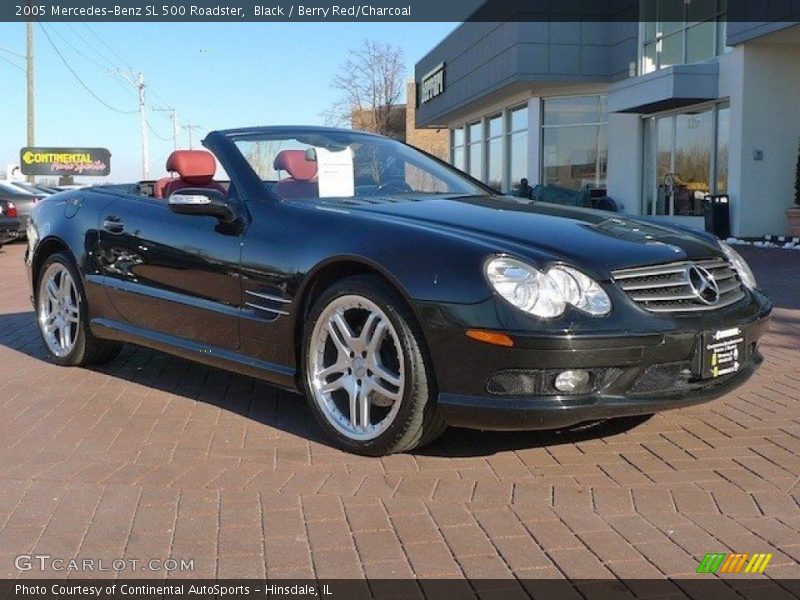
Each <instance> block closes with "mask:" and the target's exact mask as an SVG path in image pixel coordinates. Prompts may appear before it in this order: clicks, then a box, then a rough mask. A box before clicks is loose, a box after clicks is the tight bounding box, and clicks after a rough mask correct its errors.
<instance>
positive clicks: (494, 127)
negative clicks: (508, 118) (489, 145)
mask: <svg viewBox="0 0 800 600" xmlns="http://www.w3.org/2000/svg"><path fill="white" fill-rule="evenodd" d="M501 135H503V117H501V116H500V115H497V116H494V117H491V118H490V119H489V137H490V138H493V137H499V136H501Z"/></svg>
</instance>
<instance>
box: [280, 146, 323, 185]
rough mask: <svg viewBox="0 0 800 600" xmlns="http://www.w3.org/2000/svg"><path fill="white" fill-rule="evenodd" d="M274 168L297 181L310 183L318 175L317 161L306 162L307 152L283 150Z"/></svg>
mask: <svg viewBox="0 0 800 600" xmlns="http://www.w3.org/2000/svg"><path fill="white" fill-rule="evenodd" d="M272 166H274V167H275V168H276V169H278V170H279V171H286V172H287V173H289V176H290V177H291V178H292V179H294V180H296V181H310V180H312V179H314V177H316V175H317V161H314V160H306V152H305V150H281V151H280V152H278V156H276V157H275V162H274V163H273V165H272Z"/></svg>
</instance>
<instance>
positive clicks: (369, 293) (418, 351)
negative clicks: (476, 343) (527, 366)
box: [302, 275, 447, 456]
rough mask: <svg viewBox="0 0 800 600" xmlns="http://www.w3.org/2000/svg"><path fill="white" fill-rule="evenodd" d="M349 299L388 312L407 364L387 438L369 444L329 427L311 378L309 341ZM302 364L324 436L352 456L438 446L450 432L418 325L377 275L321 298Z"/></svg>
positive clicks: (348, 283)
mask: <svg viewBox="0 0 800 600" xmlns="http://www.w3.org/2000/svg"><path fill="white" fill-rule="evenodd" d="M349 295H357V296H361V297H364V298H366V299H367V300H370V301H371V302H373V303H375V304H376V305H377V306H378V307H379V308H380V309H381V310H382V311H383V312H384V314H385V315H386V316H387V317H388V319H389V321H390V322H391V324H392V326H393V327H394V329H395V332H396V333H397V337H398V340H399V342H400V346H401V348H402V351H403V357H404V361H405V365H407V368H406V376H405V386H404V388H405V389H404V390H403V395H402V399H401V401H400V407H399V410H398V412H397V414H396V416H395V418H394V421H393V422H392V424H391V425H390V426H389V427H388V428H387V429H386V431H384V432H383V433H382V434H380V435H379V436H377V437H375V438H373V439H370V440H366V441H361V440H353V439H351V438H349V437H347V436H345V435H343V434H342V433H340V432H339V431H338V430H337V429H336V428H334V427H333V426H332V425H331V424H330V423H329V421H328V419H327V418H326V417H325V415H324V414H323V412H322V409H321V408H320V406H319V405H318V403H317V402H316V401H315V400H314V395H313V392H312V388H311V377H310V376H309V356H310V351H311V348H310V342H311V337H312V332H313V331H314V327H315V325H316V323H317V321H318V319H319V318H320V316H321V315H322V313H323V311H324V309H325V308H326V307H327V306H328V305H329V304H330V303H331V302H332V301H334V300H336V299H337V298H339V297H341V296H349ZM302 363H303V364H302V369H303V372H302V380H303V386H304V391H305V394H306V398H307V399H308V403H309V406H310V407H311V411H312V413H313V414H314V416H315V417H316V419H317V421H318V422H319V424H320V425H321V427H322V428H323V429H324V430H325V432H326V433H327V434H328V435H329V436H331V437H332V438H333V439H334V440H335V441H336V442H337V444H338V445H339V446H340V447H341V448H343V449H344V450H347V451H348V452H352V453H355V454H362V455H367V456H384V455H388V454H394V453H398V452H407V451H409V450H412V449H414V448H417V447H420V446H423V445H425V444H429V443H431V442H433V441H434V440H435V439H436V438H438V437H439V436H440V435H441V434H442V433H444V431H445V429H446V428H447V425H446V423H445V422H444V421H443V420H442V419H441V417H439V415H438V413H437V411H436V398H437V395H438V394H437V389H436V383H435V380H434V377H433V369H432V368H431V366H430V360H429V359H428V353H427V349H426V347H425V342H424V337H423V335H422V332H421V330H420V328H419V325H417V322H416V319H415V317H414V315H413V313H412V312H411V310H410V309H409V308H408V307H407V305H406V303H405V301H404V299H403V298H402V297H401V296H400V294H398V292H397V291H396V290H394V289H393V288H392V287H391V286H390V285H388V284H387V283H386V282H385V281H383V280H382V279H381V278H379V277H377V276H372V275H359V276H355V277H350V278H347V279H344V280H342V281H340V282H337V283H335V284H333V285H332V286H331V287H329V288H328V289H326V290H325V291H324V292H323V293H322V294H321V295H320V297H319V298H318V299H317V300H316V302H315V303H314V306H313V307H312V308H311V311H310V313H309V316H308V319H307V321H306V323H305V329H304V334H303V346H302Z"/></svg>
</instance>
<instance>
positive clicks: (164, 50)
mask: <svg viewBox="0 0 800 600" xmlns="http://www.w3.org/2000/svg"><path fill="white" fill-rule="evenodd" d="M456 25H457V24H456V23H308V24H305V23H197V24H195V23H92V24H90V25H88V26H87V25H85V24H83V23H45V24H44V28H45V31H46V32H47V33H49V35H50V38H51V39H52V41H53V43H54V44H55V46H56V47H57V48H58V49H59V50H60V51H61V53H62V54H63V55H64V57H65V58H66V59H67V61H68V63H69V65H70V66H71V67H72V69H73V70H74V71H75V73H76V74H77V75H78V77H79V78H80V79H81V80H83V82H84V83H85V84H86V86H88V87H89V88H90V89H91V90H92V92H94V93H95V94H96V95H97V96H98V97H99V98H100V99H101V100H102V101H103V102H105V103H106V104H108V105H109V106H111V107H112V108H108V107H106V106H104V105H103V104H101V103H100V102H99V101H98V100H96V99H95V98H93V97H92V95H90V93H89V92H87V91H86V90H85V89H84V88H83V87H82V86H81V84H80V83H79V82H78V81H77V80H76V78H75V76H74V75H73V74H72V73H70V71H69V70H68V69H67V68H66V67H65V65H64V62H63V61H62V60H61V59H60V58H59V56H58V54H57V53H56V52H55V51H54V49H53V47H52V46H51V44H50V42H49V41H48V39H47V37H46V35H45V33H44V32H43V31H42V29H41V28H40V27H38V26H37V28H36V30H35V31H36V46H35V47H36V51H35V56H36V64H35V71H34V72H35V74H36V76H35V80H36V145H37V146H68V147H104V148H108V149H109V150H110V151H111V154H112V158H111V165H112V166H111V169H112V171H111V177H109V180H113V181H115V182H122V181H134V180H138V179H139V178H140V174H141V144H140V134H139V116H138V113H136V114H119V113H118V112H115V111H114V110H112V109H117V110H120V111H125V112H127V111H136V110H137V108H138V104H137V98H136V90H135V89H134V88H133V86H131V85H130V84H129V83H127V82H126V81H125V80H124V79H123V78H122V77H120V76H119V75H111V74H110V72H111V71H114V70H116V69H121V70H123V71H128V70H129V69H132V70H133V71H134V72H137V73H138V72H139V71H141V72H143V73H144V75H145V80H146V83H147V86H148V87H147V104H148V109H149V110H148V120H149V123H150V125H151V127H152V129H153V130H154V131H149V132H148V134H149V135H148V137H149V146H150V161H149V164H150V175H151V177H158V176H161V175H163V174H164V171H163V167H164V163H165V162H166V158H167V156H168V155H169V153H170V152H171V151H172V148H173V143H172V123H171V119H170V117H169V115H168V114H167V113H161V112H155V111H153V110H152V109H153V108H156V107H164V106H170V107H175V108H177V110H178V120H179V122H180V123H181V124H184V125H185V124H189V123H192V124H197V125H200V127H201V128H200V130H197V131H195V132H194V143H195V147H198V146H199V140H200V139H201V138H202V137H203V136H204V135H205V134H206V133H207V132H208V131H211V130H214V129H225V128H230V127H244V126H250V125H289V124H299V125H314V124H324V120H323V118H322V116H321V113H323V112H324V111H325V110H326V109H328V108H330V106H331V104H333V102H334V101H335V99H336V98H337V92H336V91H335V90H332V89H331V88H330V82H331V79H332V78H333V76H334V74H335V72H336V70H337V68H338V67H339V66H340V65H341V64H342V63H343V62H344V60H345V59H346V55H347V51H348V50H349V49H351V48H357V47H359V46H360V45H361V44H362V42H363V41H364V40H366V39H371V40H376V41H380V42H382V43H390V44H392V45H395V46H399V47H400V48H402V49H403V52H404V56H405V60H406V63H407V67H408V76H409V77H411V76H412V75H413V69H414V63H415V62H416V61H417V60H419V59H420V58H421V57H422V56H424V55H425V54H426V53H427V52H428V51H430V50H431V49H432V48H433V47H434V46H435V45H436V44H437V43H438V42H439V41H441V40H442V38H444V37H445V36H446V35H447V34H448V33H450V32H451V31H452V30H453V29H454V28H455V27H456ZM24 53H25V25H24V24H20V23H0V175H2V173H3V172H5V170H6V165H9V164H17V163H18V162H19V150H20V148H21V147H23V146H25V145H26V91H25V81H26V79H25V73H24V69H22V68H20V67H24V63H25V60H24V58H22V57H20V56H17V54H20V55H23V54H24ZM8 61H10V62H11V63H14V64H16V65H18V66H17V67H14V66H12V65H11V64H9V62H8ZM156 134H157V135H156ZM157 136H160V138H163V139H159V137H157ZM181 142H182V144H183V145H184V146H186V145H187V144H188V134H187V132H186V131H184V130H182V131H181ZM94 179H99V178H94ZM87 182H89V181H87Z"/></svg>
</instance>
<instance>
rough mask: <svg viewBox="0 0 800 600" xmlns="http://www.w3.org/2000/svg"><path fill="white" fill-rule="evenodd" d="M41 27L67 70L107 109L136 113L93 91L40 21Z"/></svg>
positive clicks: (123, 112)
mask: <svg viewBox="0 0 800 600" xmlns="http://www.w3.org/2000/svg"><path fill="white" fill-rule="evenodd" d="M39 28H40V29H41V30H42V33H44V36H45V37H46V38H47V41H48V42H50V46H52V48H53V50H54V51H55V53H56V54H58V57H59V58H60V59H61V62H63V63H64V66H65V67H66V68H67V70H68V71H69V72H70V73H72V76H73V77H75V79H76V81H77V82H78V83H79V84H81V87H83V89H85V90H86V91H87V92H88V93H89V94H90V95H91V96H92V97H93V98H94V99H95V100H97V101H98V102H99V103H100V104H102V105H103V106H105V107H106V108H107V109H109V110H112V111H114V112H116V113H119V114H121V115H133V114H136V111H135V110H129V111H126V110H120V109H118V108H115V107H113V106H111V105H110V104H109V103H108V102H106V101H105V100H103V99H102V98H101V97H100V96H98V95H97V94H95V93H94V92H93V91H92V89H91V88H90V87H89V86H88V85H86V84H85V83H84V82H83V80H82V79H81V78H80V77H79V76H78V74H77V73H76V72H75V69H73V68H72V66H71V65H70V64H69V61H67V59H66V58H65V57H64V55H63V54H61V51H60V50H59V49H58V46H56V45H55V42H53V38H51V37H50V34H49V33H47V29H45V28H44V25H43V24H42V23H41V22H39Z"/></svg>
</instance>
